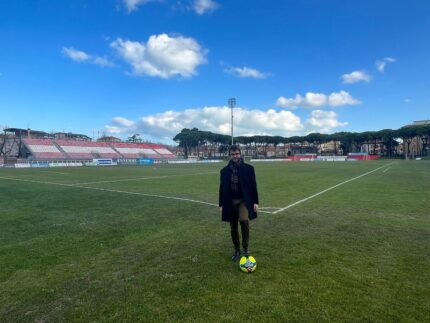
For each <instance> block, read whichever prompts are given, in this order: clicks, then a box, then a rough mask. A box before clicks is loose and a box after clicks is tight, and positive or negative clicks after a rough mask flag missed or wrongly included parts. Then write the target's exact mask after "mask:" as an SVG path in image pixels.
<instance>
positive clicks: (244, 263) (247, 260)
mask: <svg viewBox="0 0 430 323" xmlns="http://www.w3.org/2000/svg"><path fill="white" fill-rule="evenodd" d="M239 267H240V270H242V271H243V272H245V273H252V272H254V271H255V270H256V269H257V261H255V258H254V257H253V256H249V257H246V256H243V257H242V258H240V261H239Z"/></svg>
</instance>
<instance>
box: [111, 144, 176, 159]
mask: <svg viewBox="0 0 430 323" xmlns="http://www.w3.org/2000/svg"><path fill="white" fill-rule="evenodd" d="M111 146H112V147H113V148H115V150H117V151H118V152H119V153H120V154H121V155H123V156H124V157H125V158H142V157H146V158H155V159H160V158H165V157H163V156H162V155H161V154H159V153H157V151H156V150H155V147H156V148H157V149H161V148H164V147H163V146H161V145H154V144H139V143H111ZM164 149H165V148H164ZM165 150H166V151H168V150H167V149H165ZM168 152H169V151H168ZM172 155H173V154H172Z"/></svg>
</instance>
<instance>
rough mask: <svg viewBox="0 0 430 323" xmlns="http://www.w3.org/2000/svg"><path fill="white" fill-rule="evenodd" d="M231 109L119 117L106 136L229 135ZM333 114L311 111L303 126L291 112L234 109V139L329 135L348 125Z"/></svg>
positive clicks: (209, 108) (155, 137) (107, 127)
mask: <svg viewBox="0 0 430 323" xmlns="http://www.w3.org/2000/svg"><path fill="white" fill-rule="evenodd" d="M230 113H231V111H230V108H228V107H226V106H223V107H221V106H215V107H204V108H198V109H186V110H184V111H173V110H170V111H166V112H161V113H156V114H153V115H147V116H143V117H141V118H140V119H139V120H137V121H132V120H128V119H126V118H123V117H116V118H114V119H113V120H112V122H111V124H109V125H107V126H106V127H105V130H106V132H107V133H110V134H116V135H121V134H122V135H124V136H128V135H131V134H134V133H140V134H141V135H142V136H143V137H144V138H152V139H154V140H162V141H170V142H171V140H172V138H173V137H174V136H175V135H176V134H178V133H179V132H181V130H182V129H183V128H189V129H191V128H198V129H200V130H203V131H211V132H213V133H221V134H225V135H229V134H230V118H231V114H230ZM337 118H338V116H337V114H336V113H335V112H333V111H321V110H315V111H312V112H311V114H310V116H309V118H308V119H307V120H306V121H305V123H302V121H301V120H300V117H299V116H297V115H295V114H294V113H293V112H291V111H286V110H282V111H276V110H274V109H268V110H259V109H253V110H249V109H244V108H235V111H234V133H235V136H250V135H271V136H272V135H279V136H285V137H289V136H294V135H305V134H307V133H309V132H330V131H332V130H333V129H334V128H337V127H342V126H345V125H347V124H348V123H346V122H339V121H338V120H337Z"/></svg>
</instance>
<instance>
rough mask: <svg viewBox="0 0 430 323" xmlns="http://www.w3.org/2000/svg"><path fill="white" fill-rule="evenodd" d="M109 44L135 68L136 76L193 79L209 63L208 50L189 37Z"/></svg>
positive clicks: (163, 37) (118, 41)
mask: <svg viewBox="0 0 430 323" xmlns="http://www.w3.org/2000/svg"><path fill="white" fill-rule="evenodd" d="M110 45H111V47H112V48H113V49H115V50H116V52H117V53H118V54H119V56H120V57H121V58H122V59H124V61H125V62H126V63H128V64H130V65H131V66H132V73H133V74H134V75H149V76H155V77H161V78H164V79H168V78H171V77H174V76H182V77H191V76H193V75H195V74H196V73H197V71H196V69H197V66H199V65H201V64H204V63H206V58H205V56H206V52H207V51H206V50H205V49H203V48H202V47H201V46H200V45H199V43H198V42H197V41H196V40H194V39H193V38H190V37H182V36H177V37H174V36H169V35H167V34H160V35H152V36H151V37H149V39H148V41H147V42H146V43H141V42H137V41H130V40H122V39H121V38H118V39H117V40H115V41H114V42H112V43H111V44H110Z"/></svg>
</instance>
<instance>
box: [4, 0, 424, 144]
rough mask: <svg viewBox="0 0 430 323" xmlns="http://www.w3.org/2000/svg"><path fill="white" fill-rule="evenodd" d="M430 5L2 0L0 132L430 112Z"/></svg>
mask: <svg viewBox="0 0 430 323" xmlns="http://www.w3.org/2000/svg"><path fill="white" fill-rule="evenodd" d="M429 34H430V1H427V0H409V1H392V0H378V1H374V0H372V1H368V0H361V1H352V0H351V1H345V0H336V1H335V0H324V1H323V0H306V1H303V0H296V1H289V0H285V1H278V0H265V1H262V0H260V1H257V0H247V1H245V0H224V1H221V0H104V1H95V0H94V1H91V0H63V1H56V0H35V1H16V0H2V1H0V39H1V45H0V127H5V126H7V127H19V128H27V127H30V128H32V129H36V130H44V131H49V132H50V131H71V132H77V133H84V134H87V135H89V136H90V137H93V136H95V137H97V135H101V134H102V133H104V134H111V135H114V136H118V137H120V138H126V137H127V136H129V135H131V134H135V133H139V134H140V135H141V136H142V137H143V138H144V139H148V140H153V141H162V142H165V143H171V142H172V141H171V139H172V138H173V137H174V136H175V135H176V134H177V133H178V132H180V131H181V129H182V128H193V127H197V128H199V129H201V130H206V131H212V132H217V133H224V134H229V133H230V110H229V109H228V108H227V106H226V105H227V100H228V98H230V97H235V98H236V101H237V106H236V108H235V119H234V120H235V134H236V135H252V134H271V135H282V136H293V135H304V134H307V133H309V132H322V133H333V132H337V131H366V130H380V129H384V128H392V129H397V128H399V127H401V126H403V125H405V124H409V123H411V122H412V121H414V120H422V119H430V91H429V88H430V42H429V41H428V38H429V36H428V35H429Z"/></svg>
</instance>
